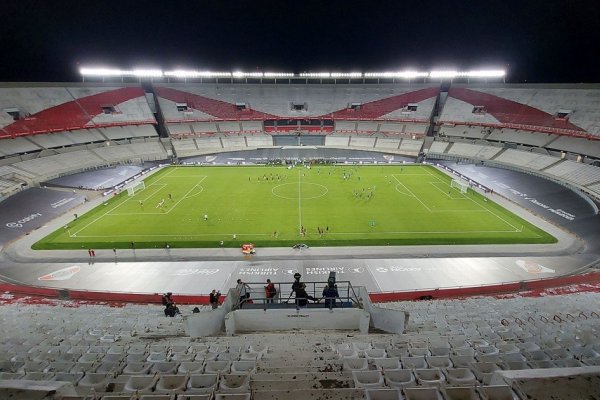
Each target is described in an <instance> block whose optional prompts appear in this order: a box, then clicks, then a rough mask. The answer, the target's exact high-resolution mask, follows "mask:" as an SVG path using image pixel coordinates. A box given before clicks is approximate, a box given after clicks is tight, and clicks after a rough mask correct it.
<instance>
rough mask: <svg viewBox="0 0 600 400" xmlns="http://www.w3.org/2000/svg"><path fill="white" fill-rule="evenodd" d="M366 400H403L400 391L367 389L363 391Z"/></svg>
mask: <svg viewBox="0 0 600 400" xmlns="http://www.w3.org/2000/svg"><path fill="white" fill-rule="evenodd" d="M365 395H366V399H367V400H403V399H404V396H402V391H401V390H400V389H367V390H365Z"/></svg>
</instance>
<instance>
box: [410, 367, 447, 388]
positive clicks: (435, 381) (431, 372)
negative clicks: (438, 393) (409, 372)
mask: <svg viewBox="0 0 600 400" xmlns="http://www.w3.org/2000/svg"><path fill="white" fill-rule="evenodd" d="M415 378H416V379H417V383H418V384H419V385H421V386H440V385H442V384H443V383H444V382H445V381H446V376H445V375H444V373H443V372H442V370H441V369H439V368H423V369H415Z"/></svg>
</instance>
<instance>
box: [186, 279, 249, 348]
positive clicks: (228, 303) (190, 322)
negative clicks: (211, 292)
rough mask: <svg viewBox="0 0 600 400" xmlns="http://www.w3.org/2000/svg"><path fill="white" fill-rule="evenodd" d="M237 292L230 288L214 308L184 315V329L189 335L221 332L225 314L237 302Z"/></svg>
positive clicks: (210, 334)
mask: <svg viewBox="0 0 600 400" xmlns="http://www.w3.org/2000/svg"><path fill="white" fill-rule="evenodd" d="M238 299H239V297H238V296H237V293H236V292H235V291H234V290H233V289H230V290H229V292H228V293H227V298H226V299H225V301H224V302H223V304H222V305H221V306H220V307H219V308H216V309H214V310H210V311H207V312H200V313H198V314H192V315H190V316H188V317H186V321H185V329H186V333H187V334H188V335H190V337H203V336H216V335H219V334H220V333H221V332H223V328H224V325H223V322H224V320H225V316H226V315H227V314H228V313H230V312H231V310H233V305H234V304H237V303H238Z"/></svg>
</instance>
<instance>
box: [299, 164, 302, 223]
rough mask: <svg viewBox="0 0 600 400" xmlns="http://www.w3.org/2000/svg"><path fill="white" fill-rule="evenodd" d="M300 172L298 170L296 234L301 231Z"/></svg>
mask: <svg viewBox="0 0 600 400" xmlns="http://www.w3.org/2000/svg"><path fill="white" fill-rule="evenodd" d="M301 177H302V176H301V170H300V169H298V232H300V230H301V229H302V192H301V186H300V183H301V182H300V178H301Z"/></svg>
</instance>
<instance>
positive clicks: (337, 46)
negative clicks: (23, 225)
mask: <svg viewBox="0 0 600 400" xmlns="http://www.w3.org/2000/svg"><path fill="white" fill-rule="evenodd" d="M598 4H600V3H598V1H591V0H567V1H564V0H563V1H555V0H547V1H537V0H535V1H534V0H520V1H515V0H503V1H496V0H481V1H461V0H445V1H434V0H414V1H406V0H397V1H353V0H346V1H326V0H321V1H316V0H315V1H311V0H298V1H286V0H279V1H270V2H268V1H250V0H238V1H230V0H214V1H197V0H196V1H194V0H187V1H173V0H162V1H156V0H146V1H128V0H115V1H98V0H94V1H89V0H77V1H72V0H55V1H50V0H36V1H34V0H0V54H1V57H0V81H7V82H8V81H79V80H80V77H79V75H78V74H77V68H78V63H79V65H86V66H97V65H102V66H111V67H117V68H123V69H126V68H132V67H147V66H152V67H158V68H162V69H164V70H168V69H171V68H176V67H177V68H194V69H201V70H203V69H210V70H224V71H232V70H244V71H252V70H256V69H257V68H258V69H261V70H271V71H282V72H303V71H313V72H318V71H330V70H335V71H339V72H350V71H363V72H364V71H373V72H374V71H384V70H402V69H406V68H418V69H422V70H430V69H436V68H445V67H452V68H458V69H473V68H480V67H492V66H493V67H501V68H506V69H507V70H508V73H509V75H508V77H507V81H510V82H600V5H598Z"/></svg>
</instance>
